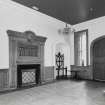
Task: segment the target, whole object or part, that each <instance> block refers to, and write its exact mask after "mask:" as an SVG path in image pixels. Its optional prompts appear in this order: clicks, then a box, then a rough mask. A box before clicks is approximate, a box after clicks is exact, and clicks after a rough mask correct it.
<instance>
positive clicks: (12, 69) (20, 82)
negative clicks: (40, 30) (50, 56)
mask: <svg viewBox="0 0 105 105" xmlns="http://www.w3.org/2000/svg"><path fill="white" fill-rule="evenodd" d="M7 33H8V36H9V86H10V88H21V87H24V86H30V85H35V84H39V83H43V82H44V44H45V41H46V37H43V36H37V35H36V34H35V33H33V32H32V31H25V32H17V31H12V30H8V31H7Z"/></svg>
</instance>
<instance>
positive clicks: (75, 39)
mask: <svg viewBox="0 0 105 105" xmlns="http://www.w3.org/2000/svg"><path fill="white" fill-rule="evenodd" d="M83 32H86V66H88V64H89V60H88V29H85V30H81V31H77V32H74V64H75V65H76V66H78V60H77V59H78V58H79V57H78V52H77V51H78V50H77V46H78V45H77V44H78V42H77V39H79V36H80V33H83ZM77 35H79V36H78V38H77ZM79 51H82V49H79ZM79 53H80V52H79ZM79 63H80V62H79ZM81 66H82V65H81Z"/></svg>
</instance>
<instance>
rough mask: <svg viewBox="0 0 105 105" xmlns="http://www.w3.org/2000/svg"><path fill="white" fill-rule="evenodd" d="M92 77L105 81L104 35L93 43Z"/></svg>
mask: <svg viewBox="0 0 105 105" xmlns="http://www.w3.org/2000/svg"><path fill="white" fill-rule="evenodd" d="M93 79H94V80H100V81H105V37H104V38H102V37H101V38H98V39H96V40H95V41H94V43H93Z"/></svg>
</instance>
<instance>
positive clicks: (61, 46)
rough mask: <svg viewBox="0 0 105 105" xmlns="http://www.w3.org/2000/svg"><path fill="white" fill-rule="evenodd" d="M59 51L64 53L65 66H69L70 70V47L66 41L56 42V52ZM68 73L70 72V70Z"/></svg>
mask: <svg viewBox="0 0 105 105" xmlns="http://www.w3.org/2000/svg"><path fill="white" fill-rule="evenodd" d="M58 52H61V54H64V67H67V69H68V70H70V47H69V46H68V44H66V43H62V42H59V43H56V45H55V54H57V53H58ZM67 74H70V72H68V73H67ZM56 75H57V71H55V77H56Z"/></svg>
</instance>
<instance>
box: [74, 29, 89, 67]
mask: <svg viewBox="0 0 105 105" xmlns="http://www.w3.org/2000/svg"><path fill="white" fill-rule="evenodd" d="M74 50H75V65H77V66H87V65H88V30H83V31H79V32H75V34H74Z"/></svg>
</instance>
